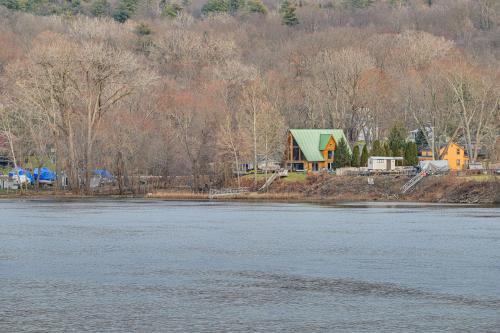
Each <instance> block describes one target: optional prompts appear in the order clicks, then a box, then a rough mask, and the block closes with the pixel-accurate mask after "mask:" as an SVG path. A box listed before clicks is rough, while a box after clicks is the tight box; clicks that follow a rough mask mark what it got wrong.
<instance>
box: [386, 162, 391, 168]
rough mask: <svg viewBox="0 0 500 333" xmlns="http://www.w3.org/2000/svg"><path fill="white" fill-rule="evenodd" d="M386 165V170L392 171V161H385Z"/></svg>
mask: <svg viewBox="0 0 500 333" xmlns="http://www.w3.org/2000/svg"><path fill="white" fill-rule="evenodd" d="M385 163H386V165H385V168H386V170H391V160H385Z"/></svg>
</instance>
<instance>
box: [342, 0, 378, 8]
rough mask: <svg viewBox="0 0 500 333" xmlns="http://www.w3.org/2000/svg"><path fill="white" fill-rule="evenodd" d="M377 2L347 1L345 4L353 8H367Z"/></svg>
mask: <svg viewBox="0 0 500 333" xmlns="http://www.w3.org/2000/svg"><path fill="white" fill-rule="evenodd" d="M374 1H375V0H345V4H346V5H348V6H350V7H353V8H366V7H370V6H371V5H373V2H374Z"/></svg>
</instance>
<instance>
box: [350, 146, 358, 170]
mask: <svg viewBox="0 0 500 333" xmlns="http://www.w3.org/2000/svg"><path fill="white" fill-rule="evenodd" d="M351 166H353V167H356V168H359V146H358V145H355V146H354V148H353V149H352V159H351Z"/></svg>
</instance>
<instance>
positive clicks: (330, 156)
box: [328, 150, 333, 160]
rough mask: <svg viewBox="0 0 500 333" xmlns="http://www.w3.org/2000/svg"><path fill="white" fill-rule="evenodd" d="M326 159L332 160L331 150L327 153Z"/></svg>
mask: <svg viewBox="0 0 500 333" xmlns="http://www.w3.org/2000/svg"><path fill="white" fill-rule="evenodd" d="M328 159H329V160H331V159H333V150H329V151H328Z"/></svg>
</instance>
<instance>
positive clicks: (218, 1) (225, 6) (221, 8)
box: [201, 0, 229, 15]
mask: <svg viewBox="0 0 500 333" xmlns="http://www.w3.org/2000/svg"><path fill="white" fill-rule="evenodd" d="M201 12H202V13H203V15H208V14H211V13H229V1H227V0H208V2H207V3H206V4H204V5H203V7H201Z"/></svg>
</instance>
